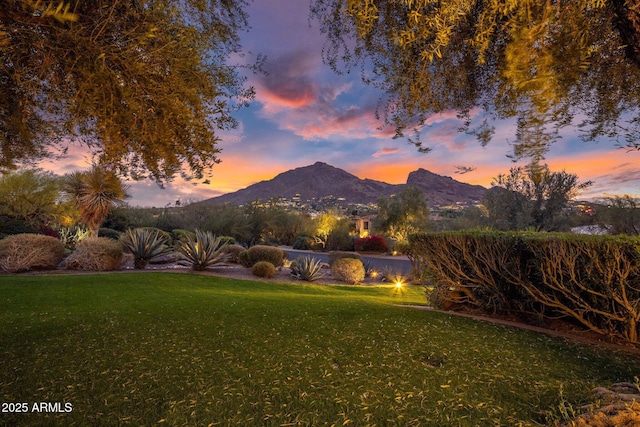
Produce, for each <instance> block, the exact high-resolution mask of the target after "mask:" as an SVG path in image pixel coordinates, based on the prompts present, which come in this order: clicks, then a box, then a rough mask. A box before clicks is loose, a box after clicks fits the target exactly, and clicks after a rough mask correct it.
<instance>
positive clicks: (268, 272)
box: [251, 261, 276, 279]
mask: <svg viewBox="0 0 640 427" xmlns="http://www.w3.org/2000/svg"><path fill="white" fill-rule="evenodd" d="M251 272H252V273H253V275H254V276H258V277H264V278H267V279H269V278H271V277H273V276H274V275H275V274H276V267H275V266H274V265H273V264H271V263H270V262H268V261H258V262H256V263H255V264H254V265H253V267H251Z"/></svg>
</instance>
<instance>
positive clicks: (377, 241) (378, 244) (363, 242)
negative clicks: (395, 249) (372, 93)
mask: <svg viewBox="0 0 640 427" xmlns="http://www.w3.org/2000/svg"><path fill="white" fill-rule="evenodd" d="M354 247H355V249H356V251H359V252H387V251H389V247H388V246H387V242H386V241H385V240H384V239H383V238H382V237H380V236H369V237H363V238H361V239H356V241H355V243H354Z"/></svg>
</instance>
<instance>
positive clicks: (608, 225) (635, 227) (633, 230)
mask: <svg viewBox="0 0 640 427" xmlns="http://www.w3.org/2000/svg"><path fill="white" fill-rule="evenodd" d="M639 202H640V201H639V200H638V199H635V198H633V197H631V196H629V195H624V196H610V197H605V198H604V199H602V200H600V203H601V205H600V206H599V207H598V208H597V209H596V218H597V221H598V223H599V224H600V226H601V227H602V228H604V229H605V230H607V231H608V232H609V233H610V234H627V235H629V236H637V235H638V234H640V203H639Z"/></svg>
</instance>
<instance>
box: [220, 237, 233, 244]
mask: <svg viewBox="0 0 640 427" xmlns="http://www.w3.org/2000/svg"><path fill="white" fill-rule="evenodd" d="M220 242H221V243H222V244H223V245H233V244H235V243H236V239H234V238H233V237H231V236H220Z"/></svg>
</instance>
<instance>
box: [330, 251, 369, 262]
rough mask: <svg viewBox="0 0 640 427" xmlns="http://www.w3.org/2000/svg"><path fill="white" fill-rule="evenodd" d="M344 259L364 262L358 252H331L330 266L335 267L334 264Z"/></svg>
mask: <svg viewBox="0 0 640 427" xmlns="http://www.w3.org/2000/svg"><path fill="white" fill-rule="evenodd" d="M342 258H351V259H358V260H360V261H362V257H361V256H360V254H359V253H356V252H347V251H331V252H329V265H333V263H334V262H336V261H337V260H339V259H342Z"/></svg>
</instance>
